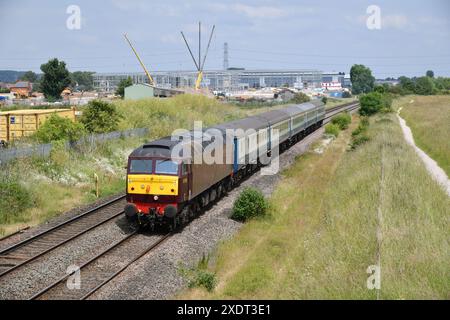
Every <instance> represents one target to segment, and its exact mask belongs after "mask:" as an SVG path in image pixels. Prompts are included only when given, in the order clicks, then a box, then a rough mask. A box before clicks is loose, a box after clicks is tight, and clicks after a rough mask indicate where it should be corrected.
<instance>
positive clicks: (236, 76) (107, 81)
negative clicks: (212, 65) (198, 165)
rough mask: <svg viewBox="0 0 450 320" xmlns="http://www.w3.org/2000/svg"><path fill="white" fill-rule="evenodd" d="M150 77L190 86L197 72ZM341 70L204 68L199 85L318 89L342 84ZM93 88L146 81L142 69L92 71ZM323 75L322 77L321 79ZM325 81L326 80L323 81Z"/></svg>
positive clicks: (229, 88)
mask: <svg viewBox="0 0 450 320" xmlns="http://www.w3.org/2000/svg"><path fill="white" fill-rule="evenodd" d="M152 76H153V79H154V80H155V82H156V84H157V86H158V87H160V88H183V87H193V86H194V85H195V81H196V79H197V76H198V74H197V71H164V72H163V71H159V72H152ZM344 76H345V73H343V72H327V73H323V72H322V71H319V70H245V69H239V68H229V69H228V70H217V71H204V72H203V86H206V87H208V88H209V89H210V90H216V91H225V92H234V91H240V90H246V89H250V88H265V87H291V88H297V89H302V88H320V87H321V83H322V82H334V81H338V82H341V84H342V85H343V86H344ZM93 77H94V88H95V89H96V90H98V91H102V92H114V91H115V90H116V88H117V86H118V84H119V82H120V81H121V80H123V79H127V78H128V77H130V78H131V79H132V81H133V83H134V84H138V83H148V78H147V76H146V74H145V73H144V72H139V73H96V74H94V76H93ZM324 77H325V78H324ZM324 80H327V81H324Z"/></svg>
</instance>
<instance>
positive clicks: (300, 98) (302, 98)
mask: <svg viewBox="0 0 450 320" xmlns="http://www.w3.org/2000/svg"><path fill="white" fill-rule="evenodd" d="M310 100H311V99H310V98H309V96H308V95H307V94H304V93H303V92H298V93H296V94H295V96H294V97H293V98H292V99H291V101H290V102H292V103H305V102H308V101H310Z"/></svg>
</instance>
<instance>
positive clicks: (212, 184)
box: [124, 100, 325, 230]
mask: <svg viewBox="0 0 450 320" xmlns="http://www.w3.org/2000/svg"><path fill="white" fill-rule="evenodd" d="M324 118H325V105H324V104H323V103H322V102H321V101H319V100H317V101H311V102H307V103H302V104H296V105H288V106H287V107H284V108H282V109H276V110H271V111H268V112H264V113H260V114H258V115H254V116H250V117H247V118H244V119H239V120H234V121H231V122H226V123H222V124H219V125H216V126H212V127H209V128H208V129H201V131H198V130H197V131H195V130H192V131H188V132H187V138H192V141H196V138H198V136H204V135H206V134H207V132H214V133H215V137H219V138H223V139H218V138H217V139H213V138H211V136H210V137H209V139H203V138H202V139H200V140H197V141H200V142H199V143H197V144H195V142H194V143H193V142H192V141H190V140H189V139H186V133H185V135H184V136H182V137H181V136H180V137H175V138H174V135H172V136H168V137H164V138H161V139H158V140H155V141H152V142H149V143H146V144H144V145H142V146H140V147H139V148H137V149H135V150H134V151H133V152H132V153H131V154H130V155H129V157H128V165H127V179H126V201H127V204H126V206H125V209H124V211H125V215H126V218H127V219H128V220H129V221H133V222H136V223H137V224H138V225H139V226H140V227H148V228H150V229H151V230H154V229H155V228H157V227H160V226H168V227H169V228H170V229H175V228H177V227H179V226H181V225H184V224H186V223H187V222H188V221H189V220H190V219H192V218H194V217H195V216H196V215H198V214H199V213H200V212H202V211H203V210H205V208H207V207H208V206H210V205H211V204H212V203H214V202H215V201H217V200H218V199H219V198H221V197H222V196H224V195H226V194H227V193H228V192H229V191H230V190H231V189H232V188H234V187H235V186H236V185H238V184H239V183H240V182H242V181H243V180H244V179H245V178H246V177H248V176H250V175H252V174H254V173H255V172H256V171H258V170H259V169H261V168H262V167H264V166H268V165H269V163H270V160H271V159H272V158H273V157H274V156H275V151H277V152H279V153H281V152H283V151H284V150H286V149H287V148H289V147H290V146H292V145H293V144H295V143H297V142H298V141H300V140H301V139H303V138H304V137H305V136H307V135H308V134H309V133H311V132H312V131H314V130H316V129H317V128H319V127H320V126H322V124H323V121H324ZM219 140H220V141H219ZM213 142H214V143H215V147H217V146H219V147H222V149H221V150H222V152H221V154H219V153H218V154H217V155H216V154H215V148H210V147H211V144H212V143H213ZM183 143H184V144H185V146H186V145H187V146H188V147H189V148H188V149H183V150H188V151H190V152H179V150H180V144H183ZM211 149H214V150H213V151H211ZM219 149H220V148H218V150H219ZM175 151H177V152H175ZM207 152H208V155H209V156H211V154H212V155H214V156H216V157H215V159H216V160H217V159H223V161H214V162H212V163H211V161H209V162H208V161H197V160H198V159H200V160H202V159H203V158H202V156H205V158H206V153H207ZM268 159H269V163H268Z"/></svg>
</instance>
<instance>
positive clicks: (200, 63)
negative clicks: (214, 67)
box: [181, 22, 216, 90]
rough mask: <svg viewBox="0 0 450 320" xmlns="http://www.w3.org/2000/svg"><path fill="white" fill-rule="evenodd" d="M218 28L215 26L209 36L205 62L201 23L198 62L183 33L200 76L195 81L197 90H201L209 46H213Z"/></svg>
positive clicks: (199, 24) (182, 34)
mask: <svg viewBox="0 0 450 320" xmlns="http://www.w3.org/2000/svg"><path fill="white" fill-rule="evenodd" d="M215 28H216V26H215V25H214V26H213V27H212V29H211V34H210V35H209V41H208V46H207V47H206V51H205V56H204V57H203V61H202V59H201V43H202V42H201V41H202V38H201V32H202V31H201V30H202V28H201V22H199V23H198V62H197V61H196V60H195V58H194V55H193V53H192V50H191V48H190V47H189V43H188V42H187V40H186V37H185V36H184V33H183V31H181V36H182V37H183V40H184V43H185V44H186V47H187V49H188V51H189V54H190V55H191V58H192V60H193V61H194V64H195V67H196V68H197V71H198V75H197V80H196V81H195V90H200V86H201V83H202V80H203V68H204V66H205V61H206V57H207V56H208V51H209V46H210V45H211V40H212V36H213V34H214V30H215Z"/></svg>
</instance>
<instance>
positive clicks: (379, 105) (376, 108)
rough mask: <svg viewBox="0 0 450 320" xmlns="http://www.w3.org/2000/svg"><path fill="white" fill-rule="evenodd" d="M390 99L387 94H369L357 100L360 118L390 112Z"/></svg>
mask: <svg viewBox="0 0 450 320" xmlns="http://www.w3.org/2000/svg"><path fill="white" fill-rule="evenodd" d="M391 103H392V98H391V96H390V95H389V94H381V93H379V92H370V93H367V94H364V95H362V96H361V97H360V98H359V104H360V106H361V107H360V109H359V113H360V114H361V115H362V116H371V115H373V114H375V113H378V112H380V111H383V110H384V111H390V109H391Z"/></svg>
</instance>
